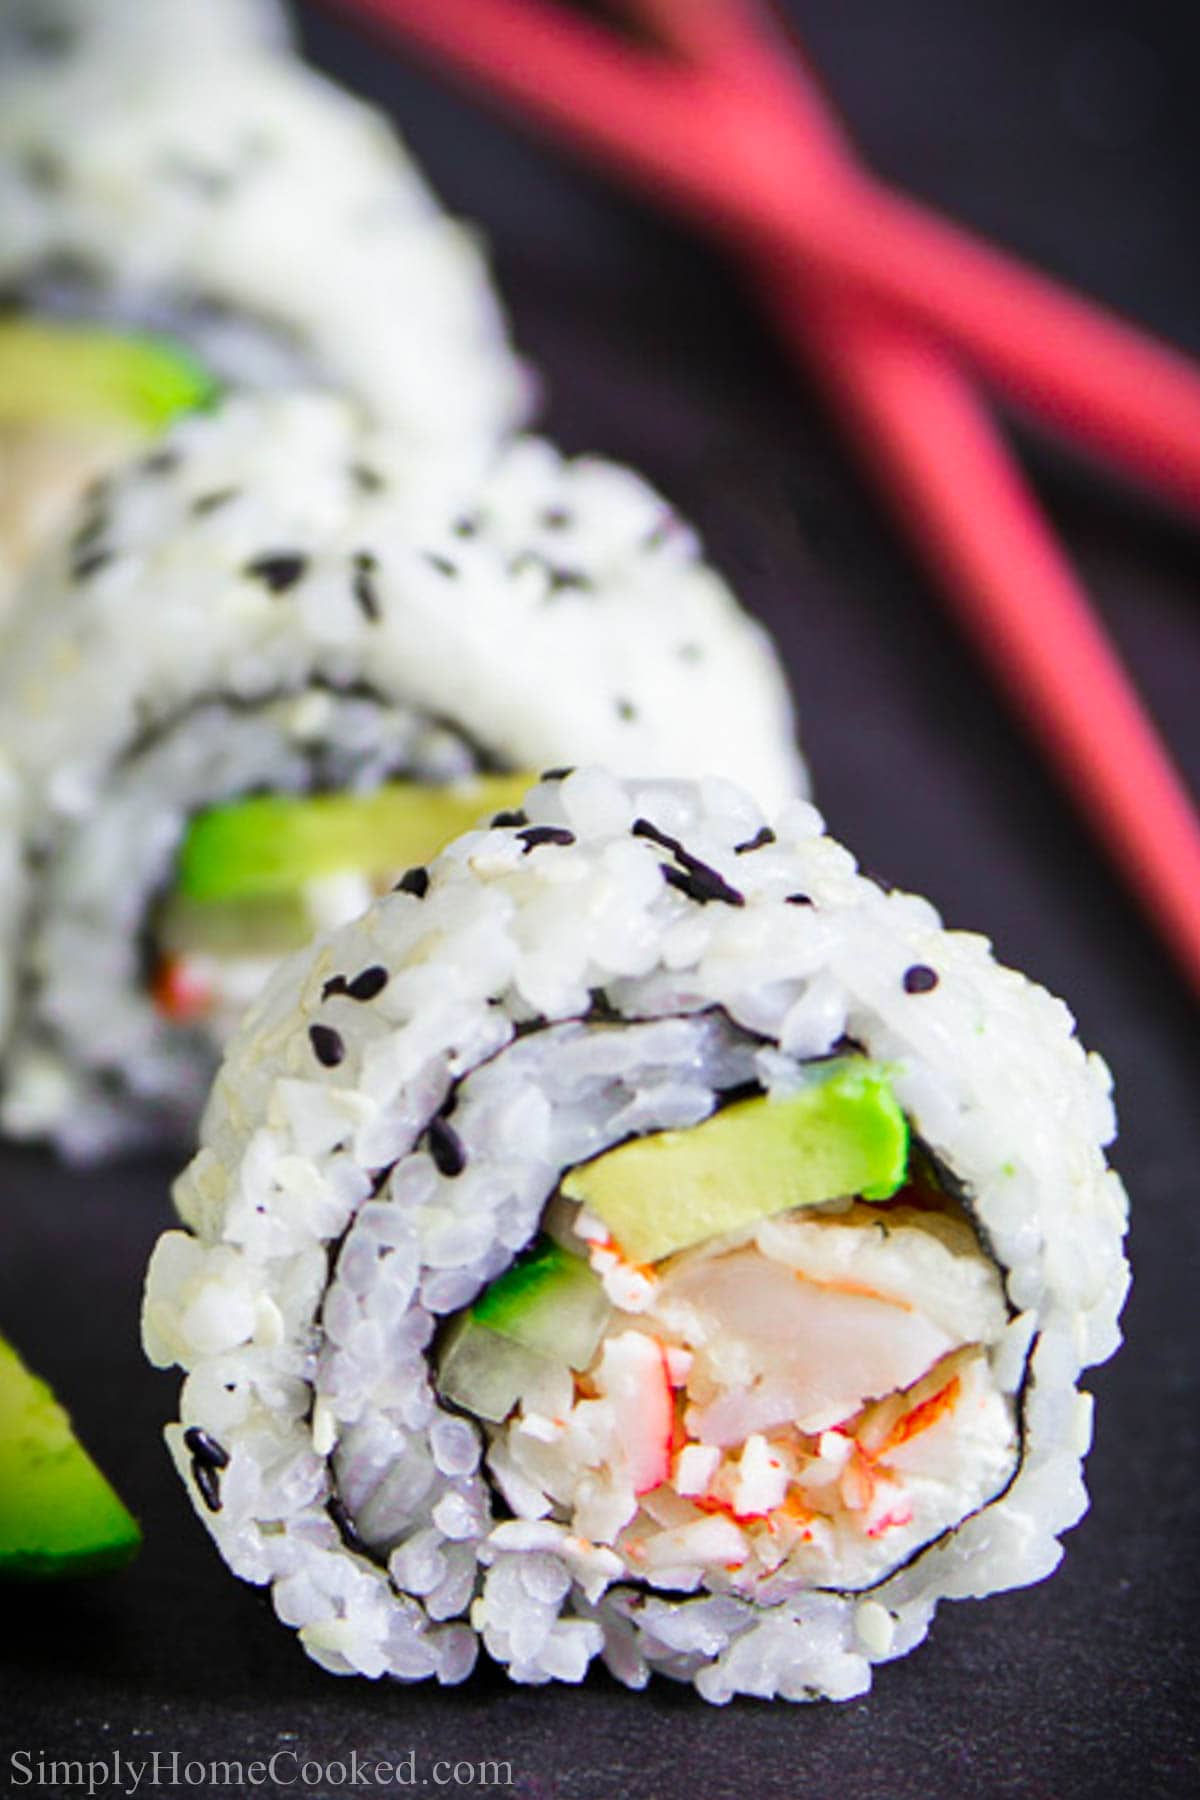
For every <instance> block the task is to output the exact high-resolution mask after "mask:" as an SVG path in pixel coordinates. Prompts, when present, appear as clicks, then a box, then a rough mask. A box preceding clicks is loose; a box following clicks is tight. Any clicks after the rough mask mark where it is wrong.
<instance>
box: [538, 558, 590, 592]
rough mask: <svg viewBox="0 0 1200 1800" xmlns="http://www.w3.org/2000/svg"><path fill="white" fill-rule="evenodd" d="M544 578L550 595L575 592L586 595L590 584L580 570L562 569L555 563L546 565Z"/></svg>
mask: <svg viewBox="0 0 1200 1800" xmlns="http://www.w3.org/2000/svg"><path fill="white" fill-rule="evenodd" d="M546 578H547V580H548V582H549V584H550V595H551V597H552V598H553V596H554V595H555V594H565V593H568V592H575V593H579V594H586V593H587V592H588V590H589V589H590V587H591V585H592V583H591V581H590V580H589V579H588V577H587V576H586V575H585V574H584V573H583V571H582V569H564V568H560V567H559V566H558V565H557V564H556V563H547V564H546Z"/></svg>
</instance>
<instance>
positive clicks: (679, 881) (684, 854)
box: [632, 819, 746, 906]
mask: <svg viewBox="0 0 1200 1800" xmlns="http://www.w3.org/2000/svg"><path fill="white" fill-rule="evenodd" d="M632 830H633V835H634V837H644V838H649V839H650V841H651V843H654V844H660V845H661V846H662V848H663V849H664V850H669V851H670V852H671V855H672V856H673V857H674V858H675V860H676V862H678V863H679V864H680V865H681V867H680V868H678V869H672V868H670V867H669V865H668V864H667V863H661V864H660V865H659V867H660V868H661V869H662V872H663V874H664V876H665V877H666V879H667V881H668V882H669V883H670V885H671V886H672V887H674V888H678V889H679V891H680V893H681V894H687V895H689V896H690V898H691V899H693V900H698V901H699V902H700V903H701V905H703V904H704V903H705V901H708V900H721V901H724V903H725V905H726V906H745V904H746V896H745V895H744V894H739V892H738V890H737V889H736V888H735V887H730V885H729V883H728V882H727V881H726V880H725V879H724V877H723V876H721V875H719V874H718V873H717V871H716V870H715V869H714V868H712V867H711V866H710V865H709V864H708V863H706V862H701V860H700V858H699V857H698V856H693V855H692V853H691V851H690V850H685V849H684V847H683V845H682V844H681V843H680V841H679V839H678V838H675V837H671V835H670V834H669V833H668V832H666V831H660V829H659V827H658V826H657V825H655V824H654V822H653V821H652V820H650V819H635V820H634V822H633V827H632Z"/></svg>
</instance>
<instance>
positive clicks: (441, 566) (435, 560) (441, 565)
mask: <svg viewBox="0 0 1200 1800" xmlns="http://www.w3.org/2000/svg"><path fill="white" fill-rule="evenodd" d="M425 561H426V562H427V563H428V564H429V566H430V568H431V569H436V570H437V572H438V574H439V575H445V576H446V577H447V578H448V579H450V580H453V579H454V578H455V577H456V576H457V574H458V564H457V563H456V562H452V561H451V559H450V558H449V557H448V556H438V555H437V554H436V552H435V551H433V550H427V551H426V552H425Z"/></svg>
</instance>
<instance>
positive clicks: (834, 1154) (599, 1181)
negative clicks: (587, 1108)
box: [562, 1057, 908, 1263]
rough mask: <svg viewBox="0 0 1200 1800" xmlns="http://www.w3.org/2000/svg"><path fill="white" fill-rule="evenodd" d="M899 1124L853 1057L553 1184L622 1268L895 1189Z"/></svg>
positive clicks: (880, 1088) (875, 1068)
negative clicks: (609, 1241)
mask: <svg viewBox="0 0 1200 1800" xmlns="http://www.w3.org/2000/svg"><path fill="white" fill-rule="evenodd" d="M907 1161H908V1125H907V1122H906V1120H905V1118H904V1114H903V1113H902V1112H901V1110H900V1107H899V1105H898V1103H897V1101H896V1097H895V1095H894V1094H893V1093H892V1089H891V1085H890V1083H889V1081H888V1077H887V1074H886V1072H885V1070H884V1069H882V1068H881V1067H880V1066H879V1064H877V1063H873V1062H870V1061H869V1060H868V1059H867V1058H865V1057H847V1058H845V1059H839V1060H838V1061H836V1062H831V1063H828V1064H825V1065H823V1069H822V1072H821V1073H820V1075H819V1076H818V1078H817V1079H815V1080H813V1081H812V1082H810V1083H809V1084H808V1085H806V1086H805V1087H802V1088H799V1089H797V1090H796V1092H795V1093H792V1094H788V1095H786V1096H785V1097H783V1098H780V1099H775V1100H772V1099H770V1098H767V1097H765V1096H764V1097H762V1098H760V1099H754V1100H741V1101H737V1102H735V1103H734V1104H733V1105H732V1106H727V1107H725V1108H724V1110H723V1111H721V1112H717V1113H714V1114H713V1115H712V1117H711V1118H708V1119H704V1120H702V1121H701V1123H700V1124H699V1125H693V1126H691V1127H689V1128H688V1129H687V1130H683V1131H660V1132H656V1133H655V1134H654V1135H652V1136H649V1137H643V1138H634V1139H633V1140H631V1141H630V1142H629V1143H627V1144H620V1145H618V1147H617V1148H616V1149H615V1150H608V1151H606V1152H605V1153H604V1155H603V1156H597V1157H595V1158H594V1159H593V1160H592V1161H591V1162H586V1163H580V1164H579V1165H578V1166H577V1167H576V1168H574V1169H571V1170H570V1171H569V1172H568V1174H567V1175H566V1176H565V1177H564V1179H563V1182H562V1192H563V1193H564V1194H565V1195H566V1197H567V1198H568V1199H569V1200H578V1201H580V1202H582V1204H583V1205H584V1206H586V1207H587V1208H588V1210H589V1211H590V1212H593V1213H595V1214H596V1216H597V1217H598V1218H599V1219H600V1220H601V1221H602V1222H603V1223H604V1224H605V1225H606V1226H607V1227H608V1229H609V1231H610V1232H611V1233H612V1235H613V1238H614V1239H615V1241H616V1243H617V1245H618V1246H619V1247H620V1249H621V1251H622V1253H623V1254H624V1255H625V1256H626V1257H627V1258H628V1259H629V1260H630V1261H632V1262H639V1263H653V1262H658V1261H659V1260H660V1259H661V1258H662V1257H664V1256H671V1255H673V1254H674V1253H675V1251H677V1250H686V1249H687V1248H688V1246H689V1245H691V1244H699V1243H703V1242H704V1240H705V1239H706V1238H711V1237H719V1236H722V1235H724V1234H725V1233H726V1232H730V1231H737V1230H739V1229H742V1228H744V1227H745V1226H747V1225H752V1224H754V1222H755V1221H756V1220H757V1219H766V1218H769V1217H770V1216H771V1214H772V1213H780V1212H788V1211H790V1210H791V1208H792V1207H795V1206H817V1205H819V1204H820V1203H821V1202H822V1201H825V1200H837V1199H840V1198H842V1197H843V1196H846V1195H851V1194H861V1195H862V1197H863V1198H864V1199H866V1200H886V1199H888V1198H890V1196H891V1195H892V1194H894V1193H895V1192H896V1191H897V1189H898V1188H899V1187H900V1186H901V1185H902V1184H903V1181H904V1172H905V1167H906V1165H907Z"/></svg>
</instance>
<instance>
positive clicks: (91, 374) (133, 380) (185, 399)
mask: <svg viewBox="0 0 1200 1800" xmlns="http://www.w3.org/2000/svg"><path fill="white" fill-rule="evenodd" d="M216 391H217V390H216V386H215V384H214V382H213V380H212V378H211V376H210V375H209V374H208V373H207V371H206V370H205V369H204V368H203V367H202V365H201V364H200V363H199V362H197V361H196V359H195V358H194V357H193V356H192V355H191V353H190V351H188V350H185V349H184V348H183V347H182V346H181V345H179V344H175V343H172V342H171V341H170V340H168V339H165V338H153V337H145V336H142V335H139V334H135V333H129V332H119V331H110V330H107V329H104V328H102V327H99V326H96V325H78V324H72V323H64V322H62V321H47V320H44V319H29V318H23V317H18V318H8V319H0V425H3V426H6V427H11V426H45V425H54V426H56V427H59V428H65V429H68V430H69V429H70V428H71V427H74V426H81V425H103V426H106V427H108V428H109V429H111V430H112V431H113V432H114V433H116V434H119V435H128V436H130V437H132V438H134V439H138V438H145V437H152V436H154V435H155V434H156V433H157V432H160V431H162V430H163V429H164V428H165V427H166V426H167V425H169V424H170V423H171V421H172V419H176V418H178V417H179V415H180V414H181V413H186V412H194V411H195V410H196V408H197V407H201V406H208V405H211V403H212V401H213V400H214V399H215V397H216Z"/></svg>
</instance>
